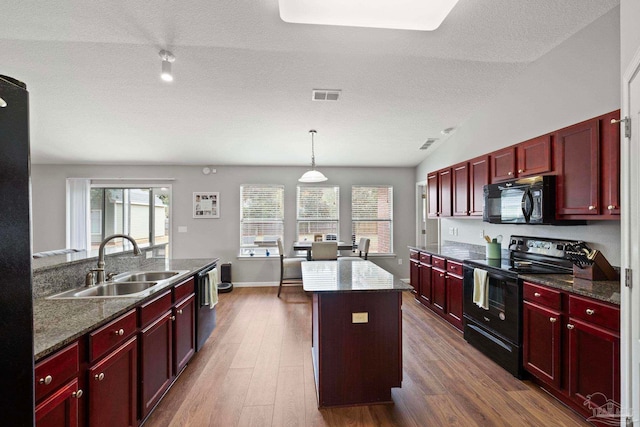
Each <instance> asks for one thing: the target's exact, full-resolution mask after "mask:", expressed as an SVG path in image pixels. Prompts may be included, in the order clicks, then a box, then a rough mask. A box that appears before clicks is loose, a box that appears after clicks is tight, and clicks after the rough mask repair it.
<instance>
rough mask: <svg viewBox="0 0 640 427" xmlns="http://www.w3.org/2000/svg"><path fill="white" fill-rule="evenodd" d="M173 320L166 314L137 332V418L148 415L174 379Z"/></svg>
mask: <svg viewBox="0 0 640 427" xmlns="http://www.w3.org/2000/svg"><path fill="white" fill-rule="evenodd" d="M172 317H173V316H172V314H171V311H168V312H166V313H165V314H163V315H162V316H160V318H158V319H157V320H156V321H155V322H153V323H151V324H150V325H149V326H147V327H146V328H144V329H143V330H142V331H141V333H140V384H141V385H140V398H141V402H140V419H144V418H145V417H146V416H147V414H149V412H150V411H151V410H152V409H153V407H154V406H155V405H156V403H158V401H159V400H160V398H161V397H162V395H163V394H164V392H165V390H166V389H167V388H168V387H169V385H170V384H171V380H172V379H173V366H172V361H171V352H172V333H173V332H172V327H171V325H172V323H173V322H172Z"/></svg>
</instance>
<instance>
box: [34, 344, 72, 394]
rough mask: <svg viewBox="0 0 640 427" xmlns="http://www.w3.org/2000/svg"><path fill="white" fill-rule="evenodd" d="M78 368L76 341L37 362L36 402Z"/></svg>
mask: <svg viewBox="0 0 640 427" xmlns="http://www.w3.org/2000/svg"><path fill="white" fill-rule="evenodd" d="M78 370H79V355H78V343H77V342H75V343H73V344H71V345H70V346H68V347H67V348H65V349H63V350H60V351H58V352H57V353H55V354H53V355H52V356H49V357H48V358H46V359H44V360H43V361H41V362H38V364H37V365H36V367H35V380H36V386H35V391H36V402H37V401H39V400H40V399H41V398H43V397H45V396H46V395H47V394H49V393H50V392H52V391H53V390H55V389H56V388H58V387H59V386H61V385H62V384H64V382H65V381H67V380H68V379H69V378H71V377H72V376H74V375H76V374H77V373H78Z"/></svg>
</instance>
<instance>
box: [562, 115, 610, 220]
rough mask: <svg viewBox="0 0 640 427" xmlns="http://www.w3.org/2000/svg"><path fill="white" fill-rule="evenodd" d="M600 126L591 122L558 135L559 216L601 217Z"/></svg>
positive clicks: (595, 122) (583, 123)
mask: <svg viewBox="0 0 640 427" xmlns="http://www.w3.org/2000/svg"><path fill="white" fill-rule="evenodd" d="M599 133H600V125H599V120H598V119H592V120H587V121H585V122H582V123H578V124H576V125H573V126H569V127H567V128H565V129H562V130H560V131H558V132H557V134H556V137H555V141H554V153H555V158H556V171H557V173H558V176H557V179H556V215H557V216H559V217H563V216H567V215H598V214H599V210H600V206H599V201H600V138H599Z"/></svg>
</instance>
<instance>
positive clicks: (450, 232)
mask: <svg viewBox="0 0 640 427" xmlns="http://www.w3.org/2000/svg"><path fill="white" fill-rule="evenodd" d="M449 235H450V236H453V227H449Z"/></svg>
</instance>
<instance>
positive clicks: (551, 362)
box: [523, 282, 620, 417]
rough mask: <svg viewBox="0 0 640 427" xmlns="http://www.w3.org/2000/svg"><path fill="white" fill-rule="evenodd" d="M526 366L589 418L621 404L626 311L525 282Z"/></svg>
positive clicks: (524, 359) (524, 360) (551, 389)
mask: <svg viewBox="0 0 640 427" xmlns="http://www.w3.org/2000/svg"><path fill="white" fill-rule="evenodd" d="M523 316H524V319H523V327H524V330H523V351H524V355H523V362H524V368H525V369H526V370H527V371H528V372H529V373H531V374H532V375H533V376H534V377H535V378H536V379H537V380H538V382H539V383H540V384H541V385H542V386H543V387H545V388H546V389H547V390H548V391H550V392H551V393H552V394H553V395H554V396H556V397H557V398H558V399H560V400H562V401H563V402H564V403H566V404H568V405H569V406H571V407H572V408H573V409H575V410H576V411H578V412H580V413H582V414H583V415H585V416H586V417H588V416H590V415H592V409H593V408H595V407H599V406H601V405H603V404H606V403H607V399H610V400H612V401H614V402H620V310H619V308H618V307H616V306H613V305H611V304H607V303H605V302H601V301H597V300H594V299H591V298H587V297H583V296H577V295H574V294H572V293H569V292H565V291H559V290H556V289H550V288H547V287H545V286H543V285H538V284H534V283H529V282H525V283H524V311H523Z"/></svg>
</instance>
